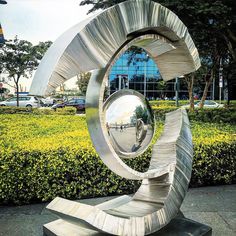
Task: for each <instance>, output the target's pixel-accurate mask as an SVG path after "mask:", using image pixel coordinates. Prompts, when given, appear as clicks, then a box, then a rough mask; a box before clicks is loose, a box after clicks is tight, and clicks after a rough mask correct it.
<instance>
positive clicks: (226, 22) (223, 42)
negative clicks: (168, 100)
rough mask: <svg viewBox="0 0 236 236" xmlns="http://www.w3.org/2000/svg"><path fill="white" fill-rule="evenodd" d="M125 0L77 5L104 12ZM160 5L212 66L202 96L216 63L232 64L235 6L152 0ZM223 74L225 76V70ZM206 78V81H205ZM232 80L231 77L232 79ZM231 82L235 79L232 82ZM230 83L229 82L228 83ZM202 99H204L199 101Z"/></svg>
mask: <svg viewBox="0 0 236 236" xmlns="http://www.w3.org/2000/svg"><path fill="white" fill-rule="evenodd" d="M124 1H125V0H107V1H101V0H84V1H82V2H81V3H80V4H81V5H87V4H91V5H93V7H92V8H91V9H90V11H89V13H90V12H93V11H95V10H97V9H105V8H108V7H111V6H113V5H115V4H117V3H120V2H124ZM155 2H158V3H160V4H162V5H163V6H165V7H167V8H169V9H170V10H171V11H173V12H174V13H176V14H177V15H178V17H179V18H180V19H181V20H182V21H183V23H184V24H185V25H186V26H187V28H188V30H189V32H190V34H191V36H192V38H193V40H194V42H195V44H196V46H197V48H198V51H199V54H200V56H201V58H202V59H203V60H205V59H208V60H211V61H212V62H213V63H216V64H215V65H212V64H211V63H209V64H208V67H209V68H208V70H209V71H210V72H209V73H207V74H211V77H209V76H207V77H204V78H205V79H206V86H205V89H204V91H205V92H204V97H205V94H206V93H207V89H208V88H209V85H210V82H211V80H212V76H215V75H216V71H217V66H218V64H219V63H218V60H216V58H217V57H218V58H223V60H224V59H225V62H227V63H225V64H224V66H226V67H227V69H229V68H232V67H231V66H228V65H227V64H230V65H232V61H234V63H236V16H235V12H236V4H235V1H234V0H217V1H214V0H198V1H192V0H156V1H155ZM227 74H233V73H229V71H227ZM209 78H210V80H209ZM234 78H235V77H234ZM234 80H235V79H234ZM231 82H232V80H231ZM203 100H204V98H203Z"/></svg>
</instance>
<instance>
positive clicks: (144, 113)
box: [103, 89, 155, 158]
mask: <svg viewBox="0 0 236 236" xmlns="http://www.w3.org/2000/svg"><path fill="white" fill-rule="evenodd" d="M103 113H104V117H105V124H106V132H107V134H108V137H109V141H110V143H111V144H112V146H113V148H114V150H115V151H116V153H117V154H118V155H119V156H120V157H123V158H133V157H136V156H138V155H140V154H141V153H143V152H144V151H145V150H146V149H147V148H148V145H149V144H150V142H151V140H152V138H153V135H154V124H155V123H154V117H153V114H152V111H151V108H150V106H149V104H148V101H147V100H146V99H145V97H144V96H143V95H142V94H140V93H138V92H136V91H134V90H128V89H124V90H120V91H117V92H116V93H113V94H112V95H111V96H110V97H109V98H108V99H107V101H106V102H105V104H104V106H103Z"/></svg>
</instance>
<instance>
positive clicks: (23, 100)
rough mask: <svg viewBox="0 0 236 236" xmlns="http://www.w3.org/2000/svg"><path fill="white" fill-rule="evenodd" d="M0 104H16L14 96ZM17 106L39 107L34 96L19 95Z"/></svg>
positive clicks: (38, 102)
mask: <svg viewBox="0 0 236 236" xmlns="http://www.w3.org/2000/svg"><path fill="white" fill-rule="evenodd" d="M0 106H14V107H15V106H17V101H16V97H12V98H9V99H7V100H5V101H3V102H0ZM19 107H29V108H31V107H40V101H39V99H38V98H37V97H34V96H19Z"/></svg>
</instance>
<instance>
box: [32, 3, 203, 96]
mask: <svg viewBox="0 0 236 236" xmlns="http://www.w3.org/2000/svg"><path fill="white" fill-rule="evenodd" d="M150 32H151V34H153V35H155V38H152V39H146V40H141V41H136V42H135V45H136V46H139V47H143V48H144V49H145V50H146V51H147V52H148V54H149V55H150V56H151V57H152V58H153V59H154V60H155V61H156V63H157V65H158V68H159V70H160V72H161V75H162V77H163V79H164V80H170V79H173V78H175V77H177V76H181V75H183V74H186V73H190V72H193V71H195V70H197V69H198V68H199V67H200V59H199V56H198V51H197V49H196V47H195V45H194V43H193V40H192V39H191V36H190V35H189V33H188V30H187V28H186V26H185V25H184V24H183V23H182V22H181V21H180V19H179V18H178V17H177V16H176V15H175V14H174V13H173V12H171V11H170V10H169V9H167V8H165V7H163V6H161V5H160V4H158V3H156V2H152V1H149V0H130V1H125V2H123V3H120V4H118V5H115V6H113V7H111V8H109V9H107V10H105V11H103V12H101V13H98V14H97V15H94V16H92V17H90V18H88V19H86V20H84V21H82V22H81V23H79V24H77V25H75V26H74V27H72V28H71V29H69V30H68V31H66V32H65V33H64V34H63V35H61V36H60V37H59V38H58V39H57V40H56V41H55V42H54V43H53V44H52V46H51V47H50V48H49V50H48V51H47V53H46V54H45V56H44V58H43V59H42V61H41V63H40V65H39V68H38V70H37V72H36V74H35V76H34V80H33V83H32V86H31V89H30V93H31V94H33V95H41V96H42V95H43V96H45V95H49V94H50V93H52V92H53V91H54V90H55V88H56V87H58V86H59V85H60V84H61V83H63V82H65V81H66V80H68V79H70V78H72V77H73V76H76V75H77V74H79V73H80V72H87V71H91V70H95V69H102V68H105V67H107V66H108V65H109V64H110V63H111V61H112V60H113V56H114V55H115V54H117V53H118V52H119V51H120V49H121V48H123V47H124V45H126V44H128V43H129V42H130V41H131V40H133V39H135V38H137V37H139V36H144V37H145V35H147V34H150Z"/></svg>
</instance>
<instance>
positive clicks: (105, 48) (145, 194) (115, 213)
mask: <svg viewBox="0 0 236 236" xmlns="http://www.w3.org/2000/svg"><path fill="white" fill-rule="evenodd" d="M132 45H135V46H138V47H141V48H144V49H145V50H146V51H147V52H148V54H149V55H150V56H151V57H152V58H153V59H154V60H155V62H156V63H157V65H158V67H159V70H160V72H161V75H162V77H163V78H164V80H170V79H172V78H175V77H179V76H181V75H183V74H186V73H190V72H193V71H195V70H197V69H198V68H199V66H200V60H199V56H198V52H197V49H196V48H195V45H194V43H193V41H192V39H191V37H190V35H189V33H188V31H187V28H186V27H185V26H184V25H183V23H182V22H181V21H180V20H179V18H178V17H177V16H176V15H175V14H174V13H173V12H171V11H170V10H168V9H167V8H165V7H163V6H161V5H160V4H158V3H155V2H152V1H149V0H130V1H125V2H123V3H120V4H118V5H115V6H114V7H111V8H109V9H107V10H105V11H103V12H102V13H100V14H98V15H95V16H93V17H91V18H89V19H87V20H85V21H83V22H81V23H80V24H78V25H76V26H74V27H73V28H71V29H70V30H68V31H67V32H66V33H64V34H63V35H62V36H61V37H60V38H59V39H58V40H56V41H55V43H54V44H53V45H52V46H51V47H50V49H49V50H48V52H47V53H46V55H45V57H44V58H43V60H42V62H41V64H40V66H39V68H38V70H37V72H36V74H35V77H34V80H33V83H32V86H31V89H30V93H31V94H34V95H48V94H50V93H51V92H52V91H53V90H54V89H55V88H56V87H57V86H58V85H60V84H61V83H63V82H64V81H66V80H67V79H70V78H71V77H73V76H75V75H77V74H78V73H80V72H87V71H90V70H93V72H92V75H91V78H90V81H89V85H88V89H87V94H86V106H87V108H86V119H87V123H88V128H89V132H90V136H91V139H92V141H93V144H94V147H95V148H96V150H97V152H98V154H99V155H100V158H101V159H102V161H103V162H104V164H105V165H106V166H107V167H108V168H109V169H110V170H111V171H113V172H114V173H116V174H118V175H120V176H121V177H124V178H128V179H133V180H142V184H141V186H140V188H139V189H138V191H137V192H136V193H135V194H134V196H133V197H129V196H122V197H119V198H117V199H115V200H112V201H109V202H106V203H104V204H100V205H97V206H90V205H85V204H81V203H78V202H73V201H69V200H65V199H62V198H56V199H54V200H53V201H52V202H51V203H50V204H49V205H48V207H47V208H48V209H49V210H51V211H52V212H54V213H56V214H57V215H58V216H59V217H60V218H62V220H60V221H55V222H52V223H50V224H47V225H45V226H44V230H45V233H46V234H48V235H72V232H73V234H74V232H75V231H76V234H74V235H99V233H98V231H99V232H102V233H108V234H113V235H128V236H133V235H148V234H151V233H153V232H155V231H157V230H159V229H161V228H162V227H164V226H165V225H167V224H168V223H169V222H170V221H171V219H173V218H174V217H175V216H176V215H177V214H178V212H179V208H180V206H181V203H182V201H183V199H184V197H185V194H186V191H187V188H188V184H189V181H190V176H191V169H192V156H193V153H192V152H193V149H192V138H191V133H190V128H189V122H188V117H187V114H186V111H185V110H181V109H179V110H177V111H174V112H172V113H169V114H168V115H167V117H166V123H165V128H164V132H163V134H162V136H161V138H160V139H159V140H158V141H157V142H156V144H155V145H154V146H153V152H152V158H151V162H150V166H149V169H148V170H147V171H146V172H144V173H142V172H138V171H135V170H133V169H132V168H130V167H129V166H127V165H126V164H125V163H124V162H123V161H122V159H121V158H120V157H124V158H132V157H135V156H136V155H139V154H140V153H142V152H143V151H144V150H145V148H146V147H147V146H148V144H149V143H150V141H151V139H152V136H153V130H154V122H153V116H152V113H151V110H150V107H149V106H148V103H146V101H145V100H144V98H143V97H142V96H141V95H140V94H139V93H137V92H134V91H130V90H122V91H121V92H117V93H115V94H114V95H112V97H110V98H108V100H107V101H106V102H105V104H104V98H103V94H104V90H105V82H106V80H107V74H108V72H109V69H110V67H111V66H112V64H113V62H114V60H115V59H116V58H117V57H118V56H119V55H120V54H121V53H122V52H123V51H124V50H125V49H127V48H128V47H130V46H132ZM122 99H125V100H126V103H127V104H126V105H121V106H122V107H120V104H122V103H123V102H122ZM117 107H118V110H117V111H116V109H117ZM138 107H140V110H142V112H141V113H142V115H138V114H137V113H138ZM144 114H145V115H144ZM146 114H147V115H146ZM116 124H117V126H118V130H116ZM119 126H120V127H119ZM124 143H125V144H124ZM58 224H61V225H64V226H65V228H66V229H68V230H67V231H66V233H65V232H63V233H61V232H58V228H57V226H58Z"/></svg>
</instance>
